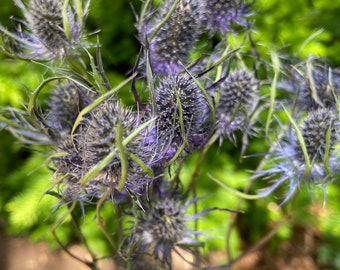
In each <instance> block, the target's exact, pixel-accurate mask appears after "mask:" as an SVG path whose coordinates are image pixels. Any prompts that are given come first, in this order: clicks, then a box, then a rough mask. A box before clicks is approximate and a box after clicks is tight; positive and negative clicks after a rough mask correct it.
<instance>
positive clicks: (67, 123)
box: [47, 82, 92, 136]
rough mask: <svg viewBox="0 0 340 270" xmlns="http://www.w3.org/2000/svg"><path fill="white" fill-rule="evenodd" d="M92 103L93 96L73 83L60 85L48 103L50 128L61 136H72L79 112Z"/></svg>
mask: <svg viewBox="0 0 340 270" xmlns="http://www.w3.org/2000/svg"><path fill="white" fill-rule="evenodd" d="M91 101H92V97H91V95H89V94H87V91H86V90H85V89H84V88H82V87H80V86H78V85H77V84H75V83H73V82H67V83H65V84H60V85H58V86H57V87H56V89H55V90H54V91H53V92H52V94H51V97H50V99H49V101H48V106H49V108H50V109H49V111H48V117H47V122H48V126H50V127H51V128H53V129H54V130H55V131H56V132H58V133H60V135H61V136H63V135H66V134H70V132H71V130H72V127H73V124H74V121H75V120H76V118H77V116H78V114H79V112H80V111H81V110H82V109H83V108H85V107H86V106H87V105H89V104H90V102H91Z"/></svg>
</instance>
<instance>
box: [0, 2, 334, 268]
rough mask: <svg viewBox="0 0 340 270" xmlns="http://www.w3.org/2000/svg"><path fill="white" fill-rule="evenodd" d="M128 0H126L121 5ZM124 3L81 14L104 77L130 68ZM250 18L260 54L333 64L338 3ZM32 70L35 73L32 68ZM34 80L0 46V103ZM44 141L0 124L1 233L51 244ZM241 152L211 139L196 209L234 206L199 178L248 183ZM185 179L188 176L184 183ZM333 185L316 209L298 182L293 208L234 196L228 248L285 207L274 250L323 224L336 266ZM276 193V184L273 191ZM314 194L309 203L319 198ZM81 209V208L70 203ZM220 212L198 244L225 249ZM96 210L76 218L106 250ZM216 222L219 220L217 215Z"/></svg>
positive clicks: (254, 235)
mask: <svg viewBox="0 0 340 270" xmlns="http://www.w3.org/2000/svg"><path fill="white" fill-rule="evenodd" d="M130 3H131V4H130ZM1 5H2V8H1V9H0V18H1V23H2V24H4V25H7V26H8V27H9V28H13V21H11V20H10V19H9V17H10V16H11V15H14V16H15V17H20V16H21V14H19V13H18V9H17V8H16V7H15V5H14V3H13V1H12V0H2V1H1ZM132 6H133V7H134V8H135V9H136V10H137V13H138V9H139V7H140V1H139V0H133V1H126V0H115V1H109V0H96V1H93V2H92V5H91V8H90V15H89V18H88V33H92V32H95V31H96V30H100V32H99V34H98V36H99V40H100V43H101V51H102V58H103V62H104V67H105V70H106V71H107V73H108V78H109V80H110V82H111V83H112V85H116V84H117V83H119V82H120V81H121V80H122V79H123V78H124V76H125V75H126V73H127V72H128V71H130V70H131V68H132V67H133V65H134V63H135V60H136V55H137V54H138V51H139V45H138V41H137V38H136V33H137V32H136V30H135V27H134V22H135V18H134V14H133V9H132ZM253 10H255V12H254V14H253V16H252V17H251V20H252V19H254V30H255V31H254V34H253V38H254V42H256V43H257V44H258V48H259V49H260V53H261V54H262V55H267V56H268V58H269V55H268V51H271V50H272V51H277V52H278V53H279V54H280V55H282V56H287V55H293V56H296V57H301V58H307V57H308V56H309V55H311V54H313V55H317V56H321V57H325V58H327V59H328V61H329V62H330V63H331V64H332V65H334V66H340V20H339V19H338V14H339V13H340V2H338V1H332V0H325V1H312V0H309V1H305V0H296V1H280V0H257V1H256V4H255V6H254V7H253ZM96 37H97V35H92V36H91V35H90V36H89V40H91V41H94V42H95V41H96ZM38 74H41V76H39V75H38ZM42 78H43V69H42V68H39V67H37V66H34V65H32V66H28V65H27V64H26V63H20V62H16V61H12V60H9V59H8V58H7V57H6V56H4V55H3V54H0V106H14V107H21V106H22V102H23V101H24V100H25V99H26V98H27V97H26V91H29V90H30V89H34V87H36V86H37V84H38V83H39V81H40V80H41V79H42ZM121 95H122V96H123V97H124V99H125V101H126V102H127V103H132V101H133V100H132V99H131V95H129V92H128V91H124V90H123V91H122V93H121ZM266 147H267V144H266V142H264V141H263V140H257V139H255V140H254V141H252V143H251V145H249V148H248V151H247V152H249V153H253V154H254V153H259V152H262V153H263V152H265V151H266ZM43 152H44V149H41V151H31V150H30V149H27V148H25V147H24V146H23V145H20V144H19V143H18V142H17V141H16V140H15V138H13V137H12V136H11V135H10V134H9V133H7V132H5V131H1V132H0V218H1V219H3V220H4V221H6V223H7V231H8V233H10V234H15V235H18V234H24V235H30V237H31V238H32V240H35V241H38V240H48V241H49V242H50V243H51V245H52V246H53V245H54V246H53V247H57V246H56V245H55V242H54V240H53V237H52V235H51V234H49V235H48V236H46V231H47V230H50V228H51V226H52V225H53V224H54V222H56V221H57V220H58V218H59V217H60V216H58V215H62V214H63V213H65V211H66V207H65V206H62V207H63V209H64V212H61V213H60V212H58V215H57V216H55V215H53V213H52V214H51V212H53V209H55V207H56V202H57V200H56V199H55V198H53V197H51V196H48V195H44V193H45V192H46V191H47V190H48V189H49V187H50V186H51V183H50V179H51V172H49V171H48V170H47V169H46V168H45V166H44V165H45V164H44V162H45V156H44V153H43ZM239 156H240V150H239V149H238V148H235V147H234V146H233V145H232V144H231V143H224V144H223V145H222V147H220V148H218V147H212V148H211V149H210V150H209V152H208V156H207V158H206V160H212V161H213V162H205V163H204V165H203V166H202V168H201V171H200V176H199V178H198V187H197V188H198V195H199V196H203V195H205V194H210V195H209V196H208V197H207V198H204V199H202V200H200V201H199V204H198V206H199V208H200V209H206V208H209V207H214V206H218V207H221V208H223V207H225V208H230V209H235V208H238V204H239V202H240V199H239V198H238V197H237V196H235V195H233V194H229V195H227V196H226V194H228V193H227V192H226V191H225V190H223V189H222V188H221V187H220V186H218V185H217V184H216V183H214V182H213V181H212V180H211V179H209V178H208V177H207V173H210V174H211V175H213V176H214V177H216V178H218V179H223V182H224V183H226V184H227V185H228V186H230V187H233V188H235V189H239V190H243V188H244V187H246V186H247V185H248V183H249V180H247V176H248V174H247V172H246V171H245V169H249V168H252V169H255V166H256V164H257V163H258V160H259V159H257V158H256V157H253V158H248V159H244V160H243V161H242V162H240V161H239ZM198 158H199V154H198V153H196V154H194V155H193V156H191V157H190V158H189V159H188V160H186V162H185V167H186V170H184V171H183V172H182V175H181V177H182V179H184V180H185V179H190V176H191V175H192V173H193V170H194V168H195V163H196V162H197V160H198ZM187 184H188V183H187ZM260 187H261V183H255V185H254V186H253V189H252V190H255V189H254V188H260ZM338 189H339V185H337V186H336V185H331V186H330V188H329V195H328V199H327V207H326V208H324V209H321V210H320V211H321V212H317V211H312V210H311V207H312V206H313V202H312V200H311V197H310V195H309V192H308V190H307V189H305V188H303V190H302V191H301V196H299V198H298V202H297V205H296V207H295V208H294V209H285V208H283V209H281V210H275V209H276V208H275V207H273V205H276V203H277V202H278V200H277V199H276V198H265V199H260V200H258V201H244V200H241V206H240V209H242V210H243V211H244V214H240V218H239V219H238V224H237V230H233V232H232V235H231V240H230V249H231V251H232V255H233V256H236V255H237V254H240V252H241V247H244V246H247V245H250V244H251V243H256V241H258V240H259V239H261V237H263V235H265V234H266V233H267V232H268V231H269V230H270V229H271V224H272V223H273V222H275V221H278V220H280V219H282V217H283V215H284V213H285V211H291V221H290V223H288V224H286V225H284V226H283V227H282V228H281V229H280V230H279V231H278V233H277V234H276V235H275V236H274V237H273V239H272V241H271V245H272V248H273V251H275V250H277V248H278V245H279V243H280V242H282V241H289V240H290V239H292V237H294V232H293V228H294V227H296V226H298V225H299V226H302V227H306V228H309V227H311V226H313V227H316V228H318V229H319V230H320V231H321V232H322V241H321V244H320V245H319V249H318V253H317V255H318V260H319V262H320V263H322V264H325V265H331V266H332V267H334V268H337V269H338V268H340V261H339V258H338V257H337V256H335V255H336V254H337V253H338V252H340V242H339V241H338V240H337V236H339V234H340V218H339V217H340V215H339V214H340V206H339V199H338V192H339V190H338ZM282 192H284V190H282ZM322 196H323V195H322V190H321V191H320V198H314V199H315V202H320V201H321V202H322V201H323V198H322ZM102 214H103V215H105V216H107V217H109V218H108V219H107V226H108V227H109V230H110V231H113V232H114V231H115V230H114V226H115V225H114V224H115V221H114V217H115V214H114V212H113V210H112V209H111V208H110V207H105V209H104V210H103V212H102ZM79 216H81V211H79ZM231 216H232V215H230V214H229V213H226V212H219V211H216V212H213V213H209V214H207V215H206V216H205V218H203V219H202V222H201V223H200V224H199V229H203V228H204V230H207V232H206V233H207V234H209V235H213V237H212V238H211V239H208V242H207V246H206V248H205V251H206V252H208V251H211V250H220V249H223V248H224V244H225V242H224V241H221V235H225V233H226V231H227V228H226V227H220V226H219V225H220V220H221V219H223V220H228V219H229V220H231ZM94 217H95V209H93V211H92V212H91V211H89V212H87V213H86V216H85V217H84V220H83V224H82V225H83V233H84V235H85V236H86V238H87V239H88V242H89V244H90V245H92V246H95V250H97V251H98V253H100V254H107V253H108V252H109V246H108V245H107V243H106V241H105V240H104V238H103V235H102V233H101V232H100V230H99V229H98V226H97V221H96V220H95V219H94ZM64 223H65V224H64V225H63V224H62V225H61V226H60V227H59V228H58V229H57V235H58V237H59V238H60V240H61V241H62V242H63V243H66V242H68V241H72V240H74V239H73V237H74V236H73V235H72V230H71V229H70V226H66V225H69V223H70V220H67V219H66V220H65V221H64ZM224 224H225V223H224Z"/></svg>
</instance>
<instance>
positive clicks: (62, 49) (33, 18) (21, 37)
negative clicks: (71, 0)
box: [0, 0, 88, 61]
mask: <svg viewBox="0 0 340 270" xmlns="http://www.w3.org/2000/svg"><path fill="white" fill-rule="evenodd" d="M15 2H16V4H17V6H18V7H19V8H20V9H21V10H22V12H23V14H24V16H25V18H26V22H25V23H24V24H25V27H26V28H27V31H25V30H24V31H22V30H21V28H20V30H19V31H18V33H17V34H14V33H9V32H8V30H6V29H4V28H3V27H2V26H0V31H1V32H3V34H4V36H6V37H7V39H10V40H11V41H12V43H14V45H15V50H14V53H16V54H17V55H18V56H19V57H23V58H29V59H34V60H39V61H42V60H52V59H55V58H60V57H63V56H66V55H69V54H72V53H73V52H74V49H75V48H76V47H77V46H78V45H79V43H80V40H81V38H82V34H83V33H82V32H83V26H82V24H83V21H80V20H84V18H85V16H86V15H84V18H79V17H78V14H76V12H74V10H75V9H74V7H73V6H72V5H71V4H70V5H69V6H68V7H67V9H66V13H65V14H64V15H63V1H59V0H31V1H30V2H29V3H28V4H27V6H26V5H24V4H23V3H22V1H21V0H16V1H15ZM87 8H88V3H87V4H86V7H85V9H84V10H83V13H84V14H86V13H87ZM6 43H8V44H10V42H9V40H7V42H6ZM8 47H9V48H10V47H11V45H9V46H8ZM10 50H11V49H10Z"/></svg>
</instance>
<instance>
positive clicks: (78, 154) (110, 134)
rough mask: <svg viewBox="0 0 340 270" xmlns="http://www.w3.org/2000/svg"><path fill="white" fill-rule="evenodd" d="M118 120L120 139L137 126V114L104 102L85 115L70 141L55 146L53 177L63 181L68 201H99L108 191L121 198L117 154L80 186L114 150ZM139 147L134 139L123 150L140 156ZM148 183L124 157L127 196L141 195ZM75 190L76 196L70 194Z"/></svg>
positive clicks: (133, 163) (119, 161) (119, 169)
mask: <svg viewBox="0 0 340 270" xmlns="http://www.w3.org/2000/svg"><path fill="white" fill-rule="evenodd" d="M119 121H121V123H122V130H123V132H122V133H123V134H122V136H123V140H124V139H125V138H126V137H127V136H128V135H130V134H131V133H132V132H133V131H134V130H135V129H136V128H137V127H138V124H139V120H138V118H137V115H136V114H134V113H133V112H132V111H131V110H129V109H127V108H125V107H123V106H122V105H121V104H120V103H119V102H117V101H116V100H115V99H109V100H106V101H104V102H103V103H101V104H100V105H99V106H98V107H96V108H95V109H93V110H92V112H91V113H90V114H88V115H86V118H85V120H84V121H82V123H81V125H80V126H79V127H78V129H77V131H76V133H75V134H74V135H73V139H72V140H71V138H70V139H69V140H67V139H66V138H65V139H64V141H62V142H61V143H60V144H59V145H58V149H59V151H58V154H57V155H54V156H55V157H53V162H54V164H55V166H56V170H55V171H56V178H57V179H62V182H61V183H60V184H61V185H64V193H65V194H68V195H67V196H68V197H69V198H71V199H72V198H78V199H79V200H81V201H85V202H86V201H90V200H91V199H92V198H101V197H102V196H103V195H104V194H106V193H107V192H108V191H110V196H111V197H112V198H113V197H115V195H117V196H119V195H121V194H120V193H121V192H118V191H117V187H118V184H119V181H120V180H121V176H122V170H121V168H122V164H121V159H120V155H119V153H118V152H117V154H116V155H115V156H114V157H113V158H112V160H111V161H110V162H109V163H108V164H107V165H106V166H105V167H104V168H103V170H102V171H101V172H100V173H99V174H98V175H96V176H95V177H94V179H92V180H90V181H89V183H87V184H82V183H80V179H81V178H82V177H83V176H84V175H85V174H86V173H87V172H88V171H89V170H91V169H92V168H93V167H94V166H96V165H97V164H98V163H100V162H101V161H102V160H103V159H104V158H106V157H107V156H108V155H109V154H110V153H111V152H113V151H115V150H116V148H117V126H118V122H119ZM69 137H70V136H69ZM137 137H138V136H137ZM139 144H140V142H139V139H138V138H135V139H134V140H132V141H131V142H130V143H128V144H127V145H126V147H125V151H126V152H127V153H133V154H134V155H135V156H139V155H141V153H140V151H139V148H138V147H139ZM151 180H152V179H151V177H150V176H148V175H147V173H146V172H144V170H143V169H142V168H141V167H140V166H139V165H138V164H137V163H136V162H135V161H133V160H132V159H131V158H129V157H127V179H126V182H125V185H124V187H125V189H127V190H128V192H129V193H130V194H136V195H139V194H140V193H141V192H144V191H145V189H146V186H147V185H148V184H149V182H151ZM75 186H79V189H78V190H77V189H75V188H74V187H75ZM74 191H76V193H73V192H74ZM117 193H119V194H117ZM123 193H124V192H123Z"/></svg>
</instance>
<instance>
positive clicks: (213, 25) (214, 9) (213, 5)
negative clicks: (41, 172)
mask: <svg viewBox="0 0 340 270" xmlns="http://www.w3.org/2000/svg"><path fill="white" fill-rule="evenodd" d="M204 2H205V10H206V11H205V13H204V14H205V21H206V26H207V29H208V30H210V32H211V33H212V34H214V33H216V32H220V33H221V34H222V35H225V34H226V33H228V32H230V31H231V29H232V26H233V24H235V23H236V24H239V25H241V26H248V22H247V20H246V17H247V16H249V8H250V5H249V4H247V3H245V2H244V1H243V0H206V1H204Z"/></svg>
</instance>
